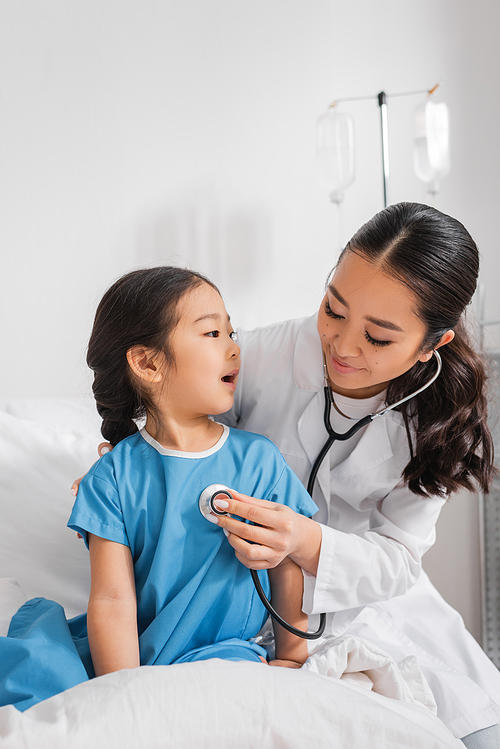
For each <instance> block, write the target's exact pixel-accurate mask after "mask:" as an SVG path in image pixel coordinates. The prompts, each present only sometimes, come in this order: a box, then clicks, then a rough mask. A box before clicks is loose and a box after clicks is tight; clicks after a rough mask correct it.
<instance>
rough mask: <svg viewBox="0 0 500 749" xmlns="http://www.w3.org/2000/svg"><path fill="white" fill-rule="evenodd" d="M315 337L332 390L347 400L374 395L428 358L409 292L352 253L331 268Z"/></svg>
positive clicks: (418, 319)
mask: <svg viewBox="0 0 500 749" xmlns="http://www.w3.org/2000/svg"><path fill="white" fill-rule="evenodd" d="M318 333H319V336H320V339H321V346H322V348H323V352H324V355H325V358H326V365H327V369H328V379H329V381H330V385H331V387H332V390H333V391H334V392H336V393H339V394H341V395H346V396H349V397H351V398H369V397H371V396H373V395H377V393H380V392H382V390H384V389H385V388H386V387H387V385H388V383H389V382H390V381H391V380H393V379H394V378H396V377H399V375H401V374H403V373H404V372H407V371H408V370H409V369H411V367H412V366H413V365H414V364H415V363H416V362H417V361H428V360H429V359H430V358H431V356H432V352H423V351H422V342H423V340H424V336H425V333H426V330H425V326H424V324H423V322H422V321H421V320H420V318H419V317H418V316H417V313H416V298H415V296H414V295H413V294H412V292H411V291H410V289H408V287H407V286H404V285H403V284H402V283H400V282H399V281H396V280H395V279H394V278H391V277H389V276H387V275H385V274H384V273H382V272H381V271H380V270H379V269H378V268H377V266H376V265H374V264H373V263H370V262H368V261H367V260H365V259H364V258H363V257H360V256H359V255H355V254H354V253H352V252H350V253H348V254H347V255H345V256H344V258H343V259H342V261H341V262H340V263H339V265H338V266H337V268H336V269H335V272H334V274H333V277H332V279H331V281H330V284H329V286H328V289H327V293H326V295H325V298H324V299H323V301H322V303H321V307H320V310H319V314H318Z"/></svg>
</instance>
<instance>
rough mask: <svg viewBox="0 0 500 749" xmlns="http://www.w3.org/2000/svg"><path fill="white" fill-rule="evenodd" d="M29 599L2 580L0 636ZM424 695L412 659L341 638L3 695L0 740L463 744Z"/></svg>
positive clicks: (340, 746)
mask: <svg viewBox="0 0 500 749" xmlns="http://www.w3.org/2000/svg"><path fill="white" fill-rule="evenodd" d="M25 598H26V597H25V595H24V594H23V592H22V591H21V589H20V588H19V586H18V585H17V582H16V581H15V580H12V579H3V580H0V626H1V632H0V634H2V635H4V634H5V633H6V632H7V627H8V622H9V621H10V618H11V617H12V616H13V615H14V613H15V612H16V611H17V608H18V606H19V605H22V603H23V602H24V600H25ZM375 690H378V691H375ZM378 692H381V693H382V694H380V693H378ZM386 694H390V695H392V697H387V696H384V695H386ZM429 695H430V693H429V692H428V691H426V689H425V682H422V680H421V678H420V674H419V670H418V668H417V667H416V664H415V663H408V662H407V663H403V664H402V666H401V664H400V665H398V664H396V663H394V662H393V661H391V659H390V658H389V657H388V656H386V655H385V654H384V653H382V651H379V650H377V649H376V648H374V647H373V646H371V645H370V644H369V643H365V642H364V641H362V640H359V639H357V638H348V639H346V640H345V641H343V642H340V643H339V645H338V647H337V648H336V649H331V650H330V651H328V652H326V651H325V652H324V653H319V654H317V656H313V658H311V659H309V661H308V662H307V664H306V666H305V667H304V668H302V669H300V670H292V669H284V668H272V667H269V666H264V665H259V664H256V663H249V662H240V663H234V662H230V661H222V660H219V659H213V660H210V661H203V662H198V663H186V664H181V665H174V666H144V667H142V668H139V669H134V670H125V671H120V672H118V673H114V674H108V675H107V676H103V677H100V678H97V679H93V680H92V681H89V682H85V683H83V684H79V685H77V686H75V687H73V688H72V689H68V690H67V691H66V692H63V693H61V694H59V695H56V696H55V697H52V698H50V699H48V700H45V701H44V702H41V703H39V704H38V705H35V706H33V707H32V708H30V709H29V710H26V711H25V712H23V713H21V712H19V711H18V710H17V709H16V708H15V707H12V706H10V705H8V706H5V707H2V708H0V746H1V747H2V749H48V748H49V747H50V749H88V747H89V746H92V747H95V748H96V749H99V748H100V747H102V748H103V749H156V747H158V749H160V748H161V749H163V748H164V747H175V748H176V749H177V748H179V749H183V748H184V747H186V749H188V748H189V749H191V748H192V747H203V748H204V749H212V747H213V749H225V748H226V747H227V749H246V748H247V747H248V748H249V749H251V748H253V747H255V749H267V748H268V747H269V749H271V747H272V748H273V749H274V748H276V749H278V748H279V749H285V748H286V749H305V748H306V747H307V748H309V747H318V749H320V748H321V747H335V748H336V749H355V748H358V747H363V748H364V747H367V748H368V747H370V749H371V747H376V749H386V748H387V749H389V748H390V749H395V748H396V747H397V748H398V749H452V748H453V747H455V748H458V747H460V746H463V745H462V744H461V743H460V742H459V741H457V739H455V738H454V737H453V736H452V735H451V734H450V733H449V732H448V730H447V729H446V728H445V727H444V725H443V724H442V723H441V722H440V721H439V720H438V719H437V717H436V716H435V713H434V711H433V703H432V696H430V700H429ZM420 703H423V704H420ZM424 704H425V705H427V707H425V706H424Z"/></svg>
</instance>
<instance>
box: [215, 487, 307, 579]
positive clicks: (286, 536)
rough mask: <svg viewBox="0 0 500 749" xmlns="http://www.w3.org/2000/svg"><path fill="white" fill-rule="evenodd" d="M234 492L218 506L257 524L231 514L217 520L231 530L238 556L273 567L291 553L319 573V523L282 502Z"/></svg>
mask: <svg viewBox="0 0 500 749" xmlns="http://www.w3.org/2000/svg"><path fill="white" fill-rule="evenodd" d="M231 494H232V495H233V497H234V499H228V500H225V499H224V500H216V501H215V504H216V505H217V507H219V509H221V510H225V511H227V512H228V513H229V514H230V515H238V516H239V517H241V518H243V519H246V520H250V521H251V522H252V523H254V524H255V525H249V524H248V523H242V522H241V521H239V520H236V519H235V518H234V517H228V516H227V515H222V516H219V517H218V518H217V522H218V525H220V527H221V528H223V529H224V530H225V531H226V532H227V538H228V541H229V543H230V544H231V546H232V547H233V549H234V550H235V553H236V557H237V559H239V561H240V562H241V563H242V564H244V565H245V567H248V568H249V569H254V570H262V569H270V568H272V567H276V566H277V565H278V564H279V563H280V562H281V561H282V560H283V559H284V558H285V557H287V556H289V557H290V558H291V559H292V560H293V561H294V562H296V564H298V565H299V566H300V567H302V569H304V570H306V571H307V572H310V573H311V574H313V575H315V574H316V572H317V568H318V561H319V551H320V548H321V526H320V525H319V524H318V523H316V522H315V521H314V520H311V519H310V518H306V517H304V516H303V515H299V514H298V513H296V512H294V511H293V510H292V509H290V507H286V505H282V504H279V503H278V502H268V501H267V500H264V499H255V498H254V497H248V496H247V495H246V494H240V493H239V492H236V491H233V490H231Z"/></svg>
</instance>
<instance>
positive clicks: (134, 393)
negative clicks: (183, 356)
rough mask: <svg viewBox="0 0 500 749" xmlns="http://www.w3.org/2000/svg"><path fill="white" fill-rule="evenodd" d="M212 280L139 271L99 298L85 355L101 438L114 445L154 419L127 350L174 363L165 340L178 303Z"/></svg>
mask: <svg viewBox="0 0 500 749" xmlns="http://www.w3.org/2000/svg"><path fill="white" fill-rule="evenodd" d="M203 283H207V284H208V285H209V286H212V288H214V289H215V290H216V291H217V292H218V289H217V287H216V286H214V284H213V283H211V281H209V280H208V279H207V278H205V277H204V276H203V275H201V274H200V273H196V272H195V271H191V270H187V269H185V268H176V267H170V266H160V267H157V268H144V269H141V270H136V271H132V272H131V273H127V275H125V276H122V278H120V279H119V280H118V281H116V283H114V284H113V286H111V288H110V289H108V291H107V292H106V293H105V294H104V296H103V298H102V300H101V302H100V304H99V306H98V308H97V312H96V315H95V320H94V326H93V328H92V334H91V336H90V341H89V345H88V351H87V364H88V365H89V367H90V369H92V371H93V372H94V383H93V385H92V390H93V393H94V397H95V401H96V405H97V410H98V412H99V414H100V416H101V417H102V425H101V434H102V436H103V437H104V438H105V439H106V440H108V441H109V442H110V443H111V444H112V445H113V446H115V445H116V444H117V443H118V442H120V440H123V439H125V437H129V436H130V435H131V434H134V432H136V431H137V425H136V421H137V420H138V419H141V418H144V416H146V414H149V415H150V416H151V417H152V418H157V409H156V408H155V405H154V403H153V401H152V399H151V396H150V395H149V393H148V392H147V390H145V389H144V388H141V386H140V383H138V382H137V380H136V378H135V377H133V375H132V372H131V369H130V367H129V364H128V361H127V351H128V350H129V349H130V348H132V346H135V345H143V346H146V347H147V348H150V349H152V350H153V351H155V352H160V351H161V352H162V353H163V355H164V357H165V362H166V364H167V366H173V365H175V362H174V358H173V354H172V350H171V348H170V344H169V341H170V336H171V334H172V332H173V330H174V329H175V326H176V325H177V323H178V322H179V314H178V307H179V302H180V300H181V299H182V298H183V297H184V295H185V294H187V293H188V292H189V291H191V290H192V289H195V288H197V287H198V286H201V285H202V284H203Z"/></svg>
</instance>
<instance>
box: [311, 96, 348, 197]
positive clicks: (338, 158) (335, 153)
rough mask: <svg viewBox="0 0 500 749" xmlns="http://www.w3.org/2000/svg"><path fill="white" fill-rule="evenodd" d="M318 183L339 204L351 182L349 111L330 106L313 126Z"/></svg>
mask: <svg viewBox="0 0 500 749" xmlns="http://www.w3.org/2000/svg"><path fill="white" fill-rule="evenodd" d="M316 168H317V176H318V182H319V183H320V184H321V185H322V187H324V188H325V189H326V190H328V192H329V193H330V197H331V199H332V201H334V202H337V203H339V202H340V201H341V200H342V198H343V190H345V189H346V187H349V185H351V184H352V182H353V181H354V125H353V121H352V118H351V117H350V116H349V115H348V114H344V113H341V112H336V111H335V110H334V109H333V108H330V109H329V110H328V111H327V112H325V114H323V115H322V116H321V117H320V118H319V120H318V123H317V127H316Z"/></svg>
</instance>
